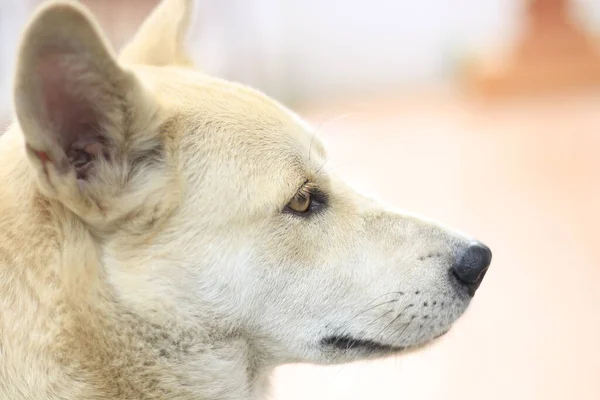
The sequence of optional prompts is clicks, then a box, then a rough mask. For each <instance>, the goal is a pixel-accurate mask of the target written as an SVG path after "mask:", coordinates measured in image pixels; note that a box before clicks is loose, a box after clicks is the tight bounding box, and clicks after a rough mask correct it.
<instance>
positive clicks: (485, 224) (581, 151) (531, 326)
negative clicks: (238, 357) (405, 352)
mask: <svg viewBox="0 0 600 400" xmlns="http://www.w3.org/2000/svg"><path fill="white" fill-rule="evenodd" d="M347 112H350V115H346V116H342V115H344V114H345V113H347ZM301 113H302V114H304V115H305V116H308V117H309V119H311V120H312V121H313V122H314V123H315V125H317V126H320V128H319V129H320V131H321V134H322V136H323V137H324V138H325V140H326V142H328V144H329V150H330V161H329V163H328V167H329V168H333V169H334V170H335V172H337V173H339V174H341V175H342V176H345V177H348V178H350V179H352V180H353V181H354V182H356V183H358V184H359V185H360V186H362V187H364V188H367V189H369V190H370V191H372V192H375V193H377V194H378V195H380V197H382V198H384V199H386V200H387V201H389V202H390V203H392V204H393V205H395V206H398V207H401V208H406V209H409V210H411V211H414V212H418V213H421V214H424V215H426V216H428V217H433V218H436V219H439V220H442V221H443V222H445V223H447V224H450V225H453V226H455V227H456V228H459V229H461V230H463V231H466V232H468V233H470V234H473V235H474V236H476V237H478V238H480V239H481V240H483V241H484V242H486V243H487V244H488V245H489V246H490V247H491V248H492V250H493V252H494V259H493V263H492V268H491V270H490V272H489V273H488V275H487V276H486V278H485V280H484V283H483V284H482V286H481V289H480V291H479V292H478V295H477V296H476V297H475V299H474V302H473V303H472V305H471V307H470V309H469V311H468V312H467V314H466V315H465V317H464V318H463V319H461V320H460V321H459V323H457V324H456V325H455V328H454V329H453V330H452V331H451V332H450V333H449V334H448V335H447V336H446V337H444V338H443V339H442V340H441V341H439V342H438V343H437V344H436V345H435V346H432V347H431V348H429V349H427V350H425V351H422V352H420V353H417V354H414V355H410V356H406V357H400V358H396V359H388V360H382V361H378V362H372V363H359V364H355V365H347V366H342V367H330V368H324V367H312V366H290V367H284V368H281V370H280V371H279V373H278V375H277V380H276V384H275V396H274V398H275V399H278V400H284V399H285V400H297V399H298V400H299V399H303V400H325V399H327V400H333V399H345V400H357V399H365V400H371V399H372V400H388V399H389V400H391V399H394V400H397V399H410V400H421V399H436V400H453V399H457V400H458V399H460V400H470V399H473V400H474V399H486V400H494V399H498V400H505V399H511V400H520V399H544V400H552V399H578V400H588V399H589V400H592V399H594V400H597V399H600V232H599V230H600V155H599V153H600V95H599V96H586V97H580V98H569V99H555V100H548V99H547V100H545V101H544V102H536V103H534V102H526V101H520V102H513V103H512V104H504V105H501V106H500V105H496V106H492V105H488V106H484V105H481V104H479V105H478V104H474V103H469V102H467V101H464V100H461V99H460V98H457V97H453V96H450V95H435V96H434V95H430V96H409V97H407V98H404V99H393V100H381V101H365V102H363V103H362V104H361V103H358V102H356V103H352V102H348V103H345V104H335V105H331V104H330V105H313V106H312V107H305V108H303V109H302V110H301Z"/></svg>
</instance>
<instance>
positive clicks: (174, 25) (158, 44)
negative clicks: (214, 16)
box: [119, 0, 193, 66]
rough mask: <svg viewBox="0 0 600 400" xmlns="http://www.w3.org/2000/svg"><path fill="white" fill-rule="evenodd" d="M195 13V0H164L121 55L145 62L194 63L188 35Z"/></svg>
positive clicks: (133, 62) (140, 62)
mask: <svg viewBox="0 0 600 400" xmlns="http://www.w3.org/2000/svg"><path fill="white" fill-rule="evenodd" d="M192 15H193V0H163V2H162V3H161V4H159V5H158V7H157V8H156V9H154V11H152V13H151V14H150V16H149V17H148V18H147V19H146V21H144V23H143V24H142V26H141V27H140V29H139V30H138V32H137V33H136V35H135V36H134V38H133V40H132V41H131V42H129V43H128V44H127V45H126V46H125V47H124V49H123V50H122V51H121V55H120V57H119V59H120V60H121V61H123V62H126V63H132V64H145V65H155V66H161V65H191V60H190V58H189V57H188V55H187V54H186V51H185V39H186V36H187V33H188V30H189V27H190V24H191V20H192Z"/></svg>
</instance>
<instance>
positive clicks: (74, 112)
mask: <svg viewBox="0 0 600 400" xmlns="http://www.w3.org/2000/svg"><path fill="white" fill-rule="evenodd" d="M64 58H65V55H63V54H48V55H46V56H45V57H42V58H41V59H40V61H39V64H38V67H37V68H36V72H37V73H38V76H39V77H40V82H41V86H42V87H41V97H42V107H43V110H45V112H46V114H47V118H48V122H49V125H50V129H49V131H48V134H49V135H52V136H53V137H52V141H53V142H55V143H57V144H58V146H59V147H60V148H61V149H62V150H63V152H64V154H65V155H66V156H67V160H68V162H69V164H70V165H71V166H72V167H73V168H74V169H75V172H76V174H77V177H78V178H79V179H86V178H87V176H88V173H89V171H90V168H91V165H92V161H93V160H94V159H97V158H98V157H104V158H106V159H108V158H109V143H108V139H107V138H106V137H105V136H104V135H102V132H101V118H102V116H101V114H100V113H99V112H97V111H96V110H94V107H93V102H92V101H91V99H89V98H86V97H87V96H89V95H90V94H91V93H90V92H88V93H82V92H81V91H80V90H81V88H78V87H77V85H74V84H73V82H71V81H70V79H69V77H68V74H65V71H64V70H62V69H61V68H60V67H59V66H61V65H62V64H63V63H64V61H65V60H64ZM57 66H58V67H59V68H57ZM73 72H75V73H77V72H83V71H73ZM89 75H93V74H89ZM88 89H90V88H88Z"/></svg>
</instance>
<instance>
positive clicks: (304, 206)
mask: <svg viewBox="0 0 600 400" xmlns="http://www.w3.org/2000/svg"><path fill="white" fill-rule="evenodd" d="M311 203H312V198H311V195H310V193H308V192H302V191H300V192H298V193H297V194H296V195H295V196H294V197H293V198H292V200H290V202H289V203H288V204H287V207H288V208H289V209H290V210H292V211H294V212H297V213H300V214H304V213H306V212H307V211H308V210H310V206H311Z"/></svg>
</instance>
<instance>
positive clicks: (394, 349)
mask: <svg viewBox="0 0 600 400" xmlns="http://www.w3.org/2000/svg"><path fill="white" fill-rule="evenodd" d="M448 331H449V329H448V330H446V331H444V332H442V333H440V334H439V335H437V336H434V337H433V338H431V339H429V340H426V341H424V342H422V343H416V344H411V345H410V346H396V345H394V344H386V343H381V342H378V341H374V340H369V339H357V338H354V337H352V336H346V335H344V336H327V337H325V338H323V339H321V346H322V347H323V348H325V349H327V350H329V351H335V352H340V353H346V354H348V353H354V354H360V355H362V356H365V357H382V356H390V355H397V354H400V353H406V352H409V351H414V350H419V349H422V348H424V347H427V346H428V345H430V344H431V343H433V342H435V341H436V339H438V338H440V337H442V336H444V335H445V334H446V333H448Z"/></svg>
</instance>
